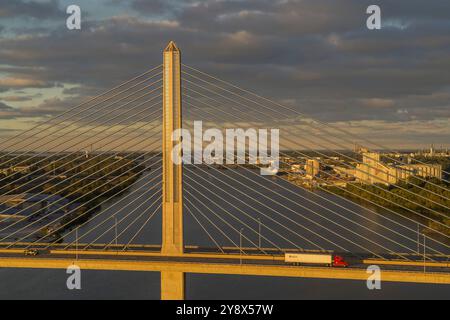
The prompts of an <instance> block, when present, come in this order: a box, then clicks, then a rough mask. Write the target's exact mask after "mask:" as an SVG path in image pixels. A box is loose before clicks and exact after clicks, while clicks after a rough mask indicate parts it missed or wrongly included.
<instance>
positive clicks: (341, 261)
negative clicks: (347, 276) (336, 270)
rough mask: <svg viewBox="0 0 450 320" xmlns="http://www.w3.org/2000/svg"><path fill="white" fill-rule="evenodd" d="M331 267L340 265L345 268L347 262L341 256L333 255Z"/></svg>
mask: <svg viewBox="0 0 450 320" xmlns="http://www.w3.org/2000/svg"><path fill="white" fill-rule="evenodd" d="M333 267H341V268H347V267H348V262H346V261H345V260H344V258H342V257H341V256H334V257H333Z"/></svg>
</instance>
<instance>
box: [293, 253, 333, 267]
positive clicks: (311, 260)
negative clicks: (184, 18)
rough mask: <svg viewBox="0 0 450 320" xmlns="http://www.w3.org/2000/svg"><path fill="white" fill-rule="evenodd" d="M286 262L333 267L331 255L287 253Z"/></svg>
mask: <svg viewBox="0 0 450 320" xmlns="http://www.w3.org/2000/svg"><path fill="white" fill-rule="evenodd" d="M284 262H286V263H294V264H322V265H329V266H331V265H333V256H332V255H331V254H309V253H286V254H285V255H284Z"/></svg>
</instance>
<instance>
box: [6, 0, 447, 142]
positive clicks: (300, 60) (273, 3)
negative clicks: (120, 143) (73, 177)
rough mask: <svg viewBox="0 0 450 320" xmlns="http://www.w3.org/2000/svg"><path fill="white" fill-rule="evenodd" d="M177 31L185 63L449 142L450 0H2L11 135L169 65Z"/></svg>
mask: <svg viewBox="0 0 450 320" xmlns="http://www.w3.org/2000/svg"><path fill="white" fill-rule="evenodd" d="M70 4H77V5H79V6H80V7H81V9H82V30H80V31H69V30H68V29H67V28H66V18H67V16H68V15H67V14H66V12H65V11H66V7H67V6H68V5H70ZM371 4H378V5H379V6H380V7H381V10H382V29H381V30H375V31H373V30H372V31H371V30H368V29H367V27H366V19H367V17H368V16H367V14H366V9H367V7H368V6H369V5H371ZM171 39H173V40H175V41H176V42H177V43H178V45H179V46H180V47H181V48H182V51H183V59H184V62H185V63H186V64H189V65H191V66H194V67H196V68H199V69H201V70H204V71H206V72H208V73H211V74H214V75H217V76H218V77H220V78H222V79H224V80H227V81H230V82H232V83H235V84H237V85H239V86H242V87H244V88H247V89H249V90H251V91H254V92H257V93H259V94H261V95H263V96H267V97H270V98H272V99H274V100H277V101H280V102H282V103H284V104H286V105H289V106H291V107H293V108H296V109H297V110H299V111H301V112H303V113H305V114H308V115H310V116H312V117H314V118H317V119H319V120H322V121H327V122H332V123H335V124H336V125H338V126H341V127H346V128H351V130H353V132H356V133H358V134H362V135H365V136H368V137H372V138H374V139H377V141H379V142H382V143H383V144H384V145H388V146H392V147H395V148H402V147H404V148H407V147H411V146H426V145H429V144H430V143H435V144H437V145H445V146H448V147H450V1H448V0H429V1H424V0H383V1H373V0H370V1H366V0H339V1H336V0H204V1H193V0H184V1H181V0H179V1H177V0H97V1H92V0H68V1H66V0H35V1H31V0H0V133H2V134H4V133H5V132H11V131H14V130H20V129H23V128H26V127H27V126H30V125H31V124H33V123H34V122H36V121H40V120H42V119H43V118H44V117H48V116H51V115H54V114H56V113H58V112H61V111H62V110H64V109H65V108H68V107H70V106H72V105H74V104H75V103H77V102H79V101H80V100H84V99H86V98H88V97H89V96H92V95H95V94H98V93H101V92H102V91H105V90H107V89H108V88H111V87H113V86H115V85H117V84H119V83H121V82H123V81H125V80H127V79H129V78H131V77H133V76H135V75H137V74H140V73H142V72H143V71H144V70H146V69H149V68H151V67H153V66H156V65H158V64H160V63H161V50H162V49H163V48H164V46H165V45H166V44H167V42H168V41H169V40H171Z"/></svg>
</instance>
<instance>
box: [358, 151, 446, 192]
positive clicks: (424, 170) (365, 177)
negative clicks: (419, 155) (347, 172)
mask: <svg viewBox="0 0 450 320" xmlns="http://www.w3.org/2000/svg"><path fill="white" fill-rule="evenodd" d="M362 162H363V163H359V164H357V166H356V172H355V177H356V179H357V180H358V181H360V182H362V183H367V184H374V183H381V184H387V185H388V184H396V183H398V182H399V181H400V180H406V179H408V178H409V177H411V176H419V177H423V178H429V177H434V178H439V179H442V166H441V165H430V164H420V165H412V164H408V165H403V166H393V165H387V164H384V163H382V162H381V156H380V154H379V153H376V152H365V153H363V161H362Z"/></svg>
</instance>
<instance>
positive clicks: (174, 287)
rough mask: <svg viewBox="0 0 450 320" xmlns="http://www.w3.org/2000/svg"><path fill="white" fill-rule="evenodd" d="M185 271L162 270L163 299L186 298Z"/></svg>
mask: <svg viewBox="0 0 450 320" xmlns="http://www.w3.org/2000/svg"><path fill="white" fill-rule="evenodd" d="M184 280H185V274H184V272H172V271H162V272H161V300H184Z"/></svg>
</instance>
